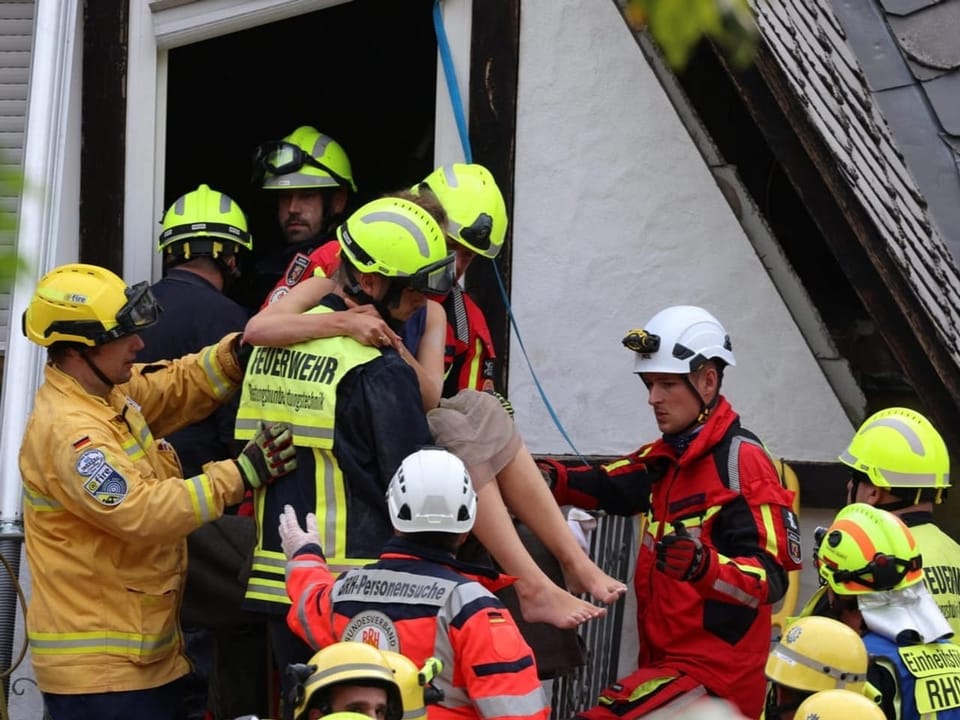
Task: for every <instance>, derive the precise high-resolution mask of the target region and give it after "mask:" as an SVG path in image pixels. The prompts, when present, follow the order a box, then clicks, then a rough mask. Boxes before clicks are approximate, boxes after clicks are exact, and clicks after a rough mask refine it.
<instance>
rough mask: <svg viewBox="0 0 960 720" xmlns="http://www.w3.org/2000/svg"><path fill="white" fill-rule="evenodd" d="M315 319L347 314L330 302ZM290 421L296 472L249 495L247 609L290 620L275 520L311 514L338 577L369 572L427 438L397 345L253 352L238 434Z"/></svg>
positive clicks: (332, 344)
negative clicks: (251, 528)
mask: <svg viewBox="0 0 960 720" xmlns="http://www.w3.org/2000/svg"><path fill="white" fill-rule="evenodd" d="M323 302H324V303H325V304H324V305H322V306H319V307H317V308H315V309H314V310H313V311H311V312H314V311H315V312H331V311H333V310H343V309H345V308H346V306H345V305H344V303H343V300H342V299H341V298H339V297H338V296H336V295H329V296H327V297H326V298H324V301H323ZM276 420H284V421H287V422H290V423H291V425H292V426H293V431H294V444H295V445H296V447H297V469H296V470H295V471H294V472H293V473H292V474H291V475H290V476H289V477H287V478H285V480H284V482H282V483H274V484H273V485H271V486H269V487H267V488H261V489H259V490H257V492H255V493H254V504H255V509H256V517H257V524H258V533H257V547H256V549H255V551H254V561H253V568H252V572H251V575H250V579H249V581H248V584H247V592H246V600H245V603H244V606H245V608H247V609H249V610H255V611H259V612H268V613H274V614H283V613H286V611H287V607H288V605H289V603H290V601H289V599H288V598H287V593H286V589H285V587H284V566H285V564H286V558H285V557H284V555H283V551H282V549H281V547H280V536H279V533H278V530H277V525H278V523H277V518H278V517H280V514H281V513H282V512H283V507H284V505H291V506H293V508H294V509H295V510H296V511H297V515H298V517H300V518H303V517H305V516H306V514H307V513H309V512H312V513H315V514H316V516H317V519H318V520H319V522H320V533H321V541H322V542H323V544H324V547H326V548H329V550H328V552H329V561H330V565H331V567H332V568H334V570H335V571H336V572H342V571H343V570H346V569H348V568H351V567H359V566H361V565H366V564H367V563H368V562H370V561H371V560H372V559H374V558H376V557H377V555H378V554H379V552H380V548H382V547H383V543H384V542H386V541H387V539H389V537H390V536H391V534H392V533H393V528H392V526H391V525H390V518H389V516H388V514H387V504H386V502H385V501H384V494H385V493H386V491H387V486H388V485H389V484H390V478H392V477H393V473H394V471H396V469H397V468H398V467H399V466H400V463H401V461H402V460H403V458H405V457H406V456H407V455H409V454H410V453H412V452H414V451H415V450H417V449H418V448H419V447H422V446H424V445H430V444H431V443H432V442H433V440H432V438H431V436H430V429H429V428H428V427H427V421H426V417H425V415H424V413H423V401H422V400H421V399H420V385H419V384H418V382H417V376H416V374H415V373H414V371H413V369H412V368H411V367H410V366H409V365H407V364H406V363H405V362H404V361H403V360H402V359H401V358H400V356H399V355H398V354H397V352H396V351H395V350H393V348H372V347H369V346H366V345H362V344H360V343H358V342H357V341H356V340H354V339H353V338H350V337H330V338H322V339H318V340H310V341H307V342H302V343H297V344H296V345H291V346H289V347H283V348H257V349H256V350H254V352H253V355H252V356H251V358H250V362H249V364H248V365H247V373H246V377H245V378H244V381H243V389H242V391H241V397H240V409H239V411H238V413H237V437H239V438H248V437H252V436H253V433H254V432H255V430H256V426H257V423H258V422H259V421H266V422H271V421H276Z"/></svg>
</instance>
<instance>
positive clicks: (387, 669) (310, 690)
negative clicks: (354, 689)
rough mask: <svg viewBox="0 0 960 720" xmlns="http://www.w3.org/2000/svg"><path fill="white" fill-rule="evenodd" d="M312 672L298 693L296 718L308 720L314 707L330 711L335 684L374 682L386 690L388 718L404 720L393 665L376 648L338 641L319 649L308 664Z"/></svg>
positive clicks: (294, 714) (296, 719) (325, 712)
mask: <svg viewBox="0 0 960 720" xmlns="http://www.w3.org/2000/svg"><path fill="white" fill-rule="evenodd" d="M307 667H308V669H309V670H310V671H311V672H310V675H309V676H308V677H307V678H306V679H305V680H304V681H303V683H302V685H301V686H300V688H299V689H298V692H297V702H296V705H295V708H294V713H293V716H294V720H306V718H307V714H308V711H309V710H311V709H314V708H319V709H321V710H323V712H324V715H326V714H327V713H329V712H331V708H330V707H329V702H330V697H329V696H330V690H331V689H332V688H333V687H334V686H336V685H365V686H366V685H372V686H374V687H382V688H383V689H384V690H385V691H386V693H387V720H402V717H403V699H402V697H401V694H400V687H399V686H398V685H397V681H396V678H395V677H394V673H393V667H392V666H391V665H390V663H389V662H387V659H386V658H385V657H384V656H383V653H381V652H380V651H379V650H378V649H377V648H375V647H373V646H372V645H367V644H366V643H361V642H338V643H334V644H333V645H328V646H327V647H325V648H323V649H322V650H320V651H319V652H318V653H316V654H315V655H314V656H313V657H312V658H310V663H309V665H308V666H307Z"/></svg>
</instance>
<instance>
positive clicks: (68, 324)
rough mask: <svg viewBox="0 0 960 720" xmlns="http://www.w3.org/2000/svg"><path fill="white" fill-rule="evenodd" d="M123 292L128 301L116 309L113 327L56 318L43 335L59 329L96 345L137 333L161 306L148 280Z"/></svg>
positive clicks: (144, 327)
mask: <svg viewBox="0 0 960 720" xmlns="http://www.w3.org/2000/svg"><path fill="white" fill-rule="evenodd" d="M123 293H124V295H125V296H126V298H127V302H126V303H125V304H124V305H123V307H122V308H120V309H119V310H118V311H117V315H116V321H117V324H116V327H113V328H111V329H109V330H104V329H103V325H102V324H101V323H100V322H98V321H96V320H83V321H70V320H58V321H57V322H54V323H50V326H49V327H48V328H47V330H46V332H45V334H46V335H47V336H49V335H52V334H53V333H55V332H61V333H63V334H66V335H77V336H80V337H85V338H87V339H89V340H92V341H93V342H94V344H96V345H103V344H105V343H108V342H110V341H112V340H116V339H118V338H122V337H124V336H126V335H132V334H133V333H137V332H140V331H141V330H144V329H146V328H148V327H150V326H151V325H153V324H154V323H155V322H157V320H158V319H159V318H160V312H161V310H162V309H163V308H161V307H160V304H159V303H158V302H157V299H156V298H155V297H154V296H153V291H152V290H150V283H148V282H146V281H143V282H139V283H137V284H136V285H132V286H130V287H128V288H126V289H125V290H124V291H123Z"/></svg>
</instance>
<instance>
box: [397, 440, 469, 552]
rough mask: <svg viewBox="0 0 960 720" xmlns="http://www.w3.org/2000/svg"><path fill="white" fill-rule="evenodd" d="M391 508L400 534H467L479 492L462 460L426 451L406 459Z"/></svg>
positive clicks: (402, 465) (436, 451)
mask: <svg viewBox="0 0 960 720" xmlns="http://www.w3.org/2000/svg"><path fill="white" fill-rule="evenodd" d="M387 508H388V510H389V511H390V522H391V523H393V527H394V529H396V530H399V531H400V532H408V533H413V532H446V533H464V532H469V531H470V529H471V528H472V527H473V521H474V518H475V517H476V515H477V493H476V492H474V489H473V483H472V482H471V481H470V474H469V473H468V472H467V468H466V467H465V466H464V464H463V462H462V461H461V460H460V458H458V457H457V456H456V455H453V454H452V453H449V452H447V451H446V450H443V449H442V448H424V449H422V450H417V451H416V452H415V453H413V454H412V455H408V456H407V457H405V458H404V459H403V462H402V463H400V467H399V468H397V471H396V472H395V473H394V474H393V478H391V480H390V487H388V488H387Z"/></svg>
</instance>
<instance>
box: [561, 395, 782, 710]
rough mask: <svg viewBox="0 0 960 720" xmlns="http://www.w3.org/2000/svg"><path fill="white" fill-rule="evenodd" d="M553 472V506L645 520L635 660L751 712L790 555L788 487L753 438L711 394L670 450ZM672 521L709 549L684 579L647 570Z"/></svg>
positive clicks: (653, 449)
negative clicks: (696, 572)
mask: <svg viewBox="0 0 960 720" xmlns="http://www.w3.org/2000/svg"><path fill="white" fill-rule="evenodd" d="M558 468H559V472H558V474H557V481H556V484H555V487H554V494H555V496H556V497H557V500H558V502H560V503H561V504H573V505H577V506H578V507H583V508H597V507H600V508H603V509H604V510H606V511H607V512H609V513H611V514H615V515H631V514H635V513H642V514H643V515H644V516H645V518H644V531H643V536H642V539H641V544H640V551H639V554H638V558H637V569H636V573H635V576H634V585H635V589H636V594H637V627H638V629H639V633H640V657H639V666H640V667H655V666H662V667H667V668H672V669H676V670H678V671H680V672H682V673H684V674H687V675H690V676H691V677H693V678H694V679H695V680H697V681H699V682H700V683H702V684H703V685H704V686H705V687H706V688H707V689H708V690H710V692H711V693H713V694H714V695H718V696H720V697H722V698H726V699H728V700H730V701H731V702H734V703H736V704H737V705H738V706H739V707H740V710H741V712H743V713H744V714H745V715H747V716H748V717H758V716H759V715H760V711H761V709H762V707H763V698H764V687H765V682H766V681H765V677H764V665H765V663H766V659H767V653H768V652H769V646H770V623H771V608H770V606H771V604H772V603H775V602H776V601H777V600H779V599H780V598H781V597H782V596H783V594H784V592H785V590H786V583H787V579H786V572H787V571H788V570H792V569H795V568H798V567H799V566H800V556H801V555H800V530H799V525H798V523H797V519H796V517H795V516H794V514H793V512H792V511H791V509H790V508H791V503H792V500H793V493H792V492H790V491H789V490H787V489H786V488H784V487H783V485H782V484H781V482H780V479H779V478H778V476H777V472H776V470H775V468H774V465H773V463H772V461H771V460H770V458H769V456H768V455H767V453H766V451H765V450H764V448H763V446H762V445H761V444H760V442H759V440H757V439H756V437H755V436H754V435H753V434H752V433H750V432H749V431H747V430H744V429H743V428H741V427H740V421H739V417H738V415H737V414H736V413H735V412H734V411H733V409H732V408H731V407H730V404H729V403H728V402H727V401H726V399H725V398H723V397H721V398H720V400H719V402H718V404H717V406H716V408H714V410H713V412H712V413H711V414H710V416H709V418H708V419H707V421H706V423H705V424H704V426H703V427H702V428H701V430H700V432H699V433H698V434H697V435H696V437H695V438H694V439H693V440H692V442H691V443H690V445H689V447H687V448H686V450H685V451H684V452H683V453H682V454H681V455H679V456H678V455H677V454H676V452H675V451H674V449H673V448H671V447H670V446H669V445H668V444H667V443H665V442H664V441H663V440H662V439H661V440H657V441H656V442H653V443H651V444H649V445H646V446H644V447H642V448H640V449H639V450H638V451H637V452H635V453H633V454H631V455H630V456H628V457H625V458H623V459H621V460H617V461H615V462H612V463H610V464H608V465H604V466H602V467H595V468H590V467H585V468H569V469H565V468H562V466H558ZM678 524H682V525H683V526H684V527H685V528H686V530H687V532H689V533H690V534H691V535H693V536H695V537H699V539H700V541H701V542H702V543H703V544H704V545H705V546H707V547H709V548H711V549H712V550H713V551H714V552H715V555H714V561H713V562H711V564H710V566H709V569H708V570H707V572H706V573H705V574H704V575H703V576H702V577H701V578H699V579H698V580H695V581H692V582H683V581H679V580H674V579H672V578H670V577H668V576H667V575H665V574H664V573H662V572H660V571H658V570H656V568H655V560H656V552H655V545H656V543H657V541H658V540H660V538H661V537H663V536H664V535H666V534H668V533H671V532H675V531H676V527H677V525H678Z"/></svg>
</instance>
